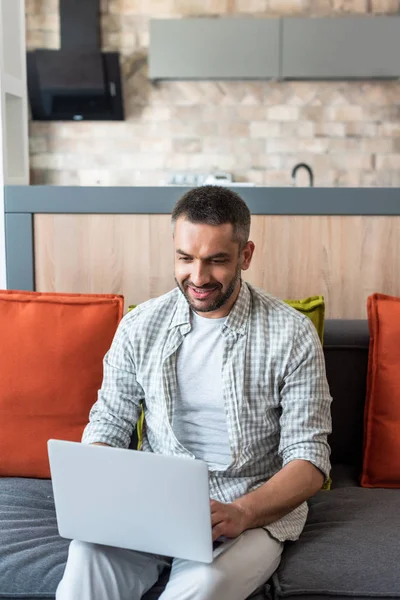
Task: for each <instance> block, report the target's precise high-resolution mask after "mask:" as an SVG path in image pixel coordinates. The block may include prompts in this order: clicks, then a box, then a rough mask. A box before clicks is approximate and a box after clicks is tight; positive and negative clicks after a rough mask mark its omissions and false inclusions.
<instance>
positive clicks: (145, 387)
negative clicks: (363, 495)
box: [57, 186, 331, 600]
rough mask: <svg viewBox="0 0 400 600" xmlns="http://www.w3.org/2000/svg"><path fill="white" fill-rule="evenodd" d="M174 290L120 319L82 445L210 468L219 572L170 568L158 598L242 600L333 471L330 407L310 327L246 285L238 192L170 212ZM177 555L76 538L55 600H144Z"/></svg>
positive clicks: (193, 194)
mask: <svg viewBox="0 0 400 600" xmlns="http://www.w3.org/2000/svg"><path fill="white" fill-rule="evenodd" d="M172 225H173V238H174V247H175V278H176V283H177V288H176V289H174V290H173V291H171V292H169V293H168V294H165V295H164V296H161V297H160V298H156V299H152V300H149V301H148V302H145V303H144V304H142V305H140V306H139V307H137V308H136V309H135V310H134V311H132V312H131V313H129V314H128V315H126V316H125V317H124V319H123V320H122V322H121V324H120V326H119V328H118V331H117V333H116V335H115V339H114V341H113V343H112V346H111V348H110V350H109V352H108V353H107V355H106V356H105V359H104V380H103V384H102V388H101V390H100V392H99V396H98V400H97V402H96V403H95V404H94V406H93V408H92V410H91V413H90V422H89V424H88V425H87V427H86V429H85V431H84V435H83V442H84V443H91V444H92V443H100V444H106V445H110V446H122V447H128V446H129V443H130V439H131V435H132V431H133V428H134V426H135V424H136V422H137V420H138V418H139V415H140V412H141V406H142V405H143V406H144V411H145V426H144V431H143V450H144V451H147V452H157V453H161V454H169V455H186V456H190V457H196V458H200V459H202V460H204V461H206V462H207V463H208V466H209V483H210V495H211V515H212V526H213V539H214V540H217V539H218V538H220V537H221V536H223V537H224V538H235V539H236V541H235V543H233V544H232V541H231V540H227V541H225V542H224V543H223V546H225V547H224V548H223V549H224V551H223V552H222V553H221V554H220V555H219V556H218V557H217V558H215V560H214V561H213V563H212V564H210V565H208V564H202V563H196V562H191V561H186V560H181V559H174V560H172V568H171V574H170V578H169V583H168V585H167V587H166V589H165V591H164V592H163V594H162V595H161V599H162V600H177V599H179V600H189V599H191V600H244V599H245V598H247V597H248V596H249V595H250V594H251V593H252V592H253V591H254V590H255V589H257V587H258V586H260V585H261V584H263V583H264V582H265V581H266V580H267V579H268V578H269V577H270V576H271V575H272V573H273V572H274V571H275V569H276V568H277V566H278V564H279V561H280V556H281V552H282V548H283V542H284V541H285V540H296V539H297V538H298V537H299V535H300V533H301V531H302V529H303V526H304V523H305V520H306V516H307V504H306V502H305V501H306V500H307V499H308V498H310V497H311V496H312V495H313V494H314V493H315V492H316V491H317V490H318V489H320V488H321V486H322V484H323V482H324V480H326V479H327V478H328V476H329V470H330V464H329V453H330V451H329V446H328V443H327V435H328V434H329V433H330V430H331V419H330V403H331V397H330V394H329V389H328V384H327V380H326V375H325V364H324V358H323V352H322V348H321V344H320V342H319V339H318V336H317V333H316V330H315V328H314V325H313V324H312V323H311V321H310V320H309V319H308V318H307V317H304V316H303V315H301V314H300V313H298V312H296V311H295V310H293V309H292V308H290V307H289V306H287V305H286V304H285V303H284V302H282V301H280V300H277V299H276V298H274V297H272V296H270V295H269V294H267V293H265V292H263V291H261V290H258V289H255V288H253V287H252V286H250V285H248V284H246V283H245V282H243V281H242V279H241V272H242V271H245V270H247V269H248V268H249V267H250V264H251V259H252V256H253V252H254V244H253V242H251V241H249V231H250V212H249V210H248V208H247V206H246V204H245V202H244V201H243V200H242V199H241V198H240V197H239V196H238V195H237V194H236V193H235V192H233V191H231V190H229V189H227V188H222V187H217V186H215V187H214V186H204V187H200V188H194V189H191V190H190V191H189V192H187V193H186V194H185V195H184V196H183V197H182V198H181V199H180V200H179V201H178V203H177V204H176V206H175V208H174V211H173V214H172ZM170 563H171V561H169V560H167V559H165V558H163V557H160V556H155V555H150V554H144V553H140V552H134V551H130V550H123V549H116V548H109V547H104V546H96V545H94V544H86V543H82V542H77V541H73V542H72V543H71V546H70V551H69V557H68V562H67V566H66V570H65V574H64V577H63V580H62V581H61V583H60V585H59V588H58V591H57V600H71V599H72V598H73V599H74V600H75V599H76V600H89V599H93V600H103V599H104V600H111V599H112V600H114V599H115V600H117V599H120V600H128V599H129V600H139V599H140V598H141V597H142V595H143V594H144V593H145V592H146V591H147V590H148V589H150V588H151V587H152V586H153V585H154V584H155V583H156V581H157V579H158V577H159V575H160V573H161V571H162V570H163V569H164V567H165V566H166V565H167V564H170Z"/></svg>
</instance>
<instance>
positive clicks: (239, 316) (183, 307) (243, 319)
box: [169, 281, 251, 334]
mask: <svg viewBox="0 0 400 600" xmlns="http://www.w3.org/2000/svg"><path fill="white" fill-rule="evenodd" d="M177 289H178V288H177ZM250 302H251V294H250V290H249V287H248V285H247V283H246V282H244V281H242V282H241V286H240V292H239V296H238V297H237V299H236V302H235V304H234V305H233V307H232V310H231V312H230V313H229V315H228V316H227V319H226V321H225V327H228V328H229V329H231V330H232V331H234V332H235V333H240V334H244V333H245V332H246V325H247V319H248V316H249V312H250ZM180 325H190V306H189V304H188V302H187V300H186V298H185V296H184V295H183V294H182V292H181V291H180V290H179V289H178V299H177V302H176V307H175V314H174V316H173V318H172V320H171V324H170V326H169V329H173V328H174V327H179V326H180Z"/></svg>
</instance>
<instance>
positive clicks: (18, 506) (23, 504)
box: [0, 477, 69, 600]
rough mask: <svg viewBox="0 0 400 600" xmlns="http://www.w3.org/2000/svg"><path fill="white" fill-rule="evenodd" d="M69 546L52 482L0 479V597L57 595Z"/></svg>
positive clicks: (36, 598)
mask: <svg viewBox="0 0 400 600" xmlns="http://www.w3.org/2000/svg"><path fill="white" fill-rule="evenodd" d="M68 546H69V540H65V539H63V538H61V537H60V536H59V535H58V529H57V521H56V513H55V509H54V501H53V490H52V486H51V481H49V480H45V479H25V478H17V477H15V478H7V477H5V478H0V598H2V599H4V598H7V599H10V598H35V600H39V599H44V598H54V594H55V590H56V588H57V585H58V583H59V581H60V580H61V577H62V575H63V573H64V568H65V563H66V560H67V554H68Z"/></svg>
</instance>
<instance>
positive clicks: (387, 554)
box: [273, 486, 400, 600]
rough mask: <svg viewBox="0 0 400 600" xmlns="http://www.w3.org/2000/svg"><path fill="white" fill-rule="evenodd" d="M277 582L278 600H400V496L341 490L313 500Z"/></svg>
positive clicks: (383, 491)
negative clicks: (332, 599)
mask: <svg viewBox="0 0 400 600" xmlns="http://www.w3.org/2000/svg"><path fill="white" fill-rule="evenodd" d="M309 504H310V512H309V516H308V520H307V524H306V526H305V528H304V532H303V534H302V536H301V537H300V539H299V540H298V541H297V542H292V543H288V544H287V545H286V549H285V552H284V553H283V557H282V562H281V565H280V567H279V569H278V571H277V572H276V574H275V575H274V577H273V582H274V588H275V595H276V597H279V598H292V597H293V599H294V598H298V597H299V596H302V597H310V598H311V597H312V598H313V599H314V600H315V598H328V597H331V596H335V597H337V598H347V597H349V596H352V597H355V598H359V599H367V598H368V599H369V600H371V598H377V599H378V598H388V597H391V598H399V597H400V569H399V564H400V544H399V530H400V492H399V491H397V490H386V489H380V490H375V489H374V490H371V489H365V488H361V487H359V486H358V487H341V488H337V489H332V490H331V492H330V493H329V494H327V493H324V492H318V493H317V494H316V495H315V496H314V497H313V498H312V499H311V500H310V503H309Z"/></svg>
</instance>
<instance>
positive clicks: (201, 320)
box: [172, 311, 232, 469]
mask: <svg viewBox="0 0 400 600" xmlns="http://www.w3.org/2000/svg"><path fill="white" fill-rule="evenodd" d="M225 320H226V319H225V318H223V319H208V318H205V317H200V316H199V315H198V314H196V313H195V312H194V311H192V312H191V325H192V329H191V331H190V332H189V333H188V334H187V335H186V336H185V339H184V341H183V342H182V344H181V346H180V348H179V350H178V357H177V378H178V390H179V391H178V398H177V402H176V409H175V411H174V416H173V422H172V428H173V431H174V433H175V435H176V437H177V439H178V440H179V442H180V443H181V444H182V445H183V446H184V447H185V448H187V450H189V451H190V452H192V453H193V454H194V456H195V457H196V458H200V459H202V460H204V461H205V462H207V463H208V465H209V466H210V467H212V468H214V469H225V468H226V467H227V466H228V465H229V464H230V463H231V461H232V456H231V450H230V446H229V435H228V428H227V424H226V414H225V404H224V398H223V387H222V355H223V350H224V337H223V336H222V334H221V329H222V326H223V324H224V322H225Z"/></svg>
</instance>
